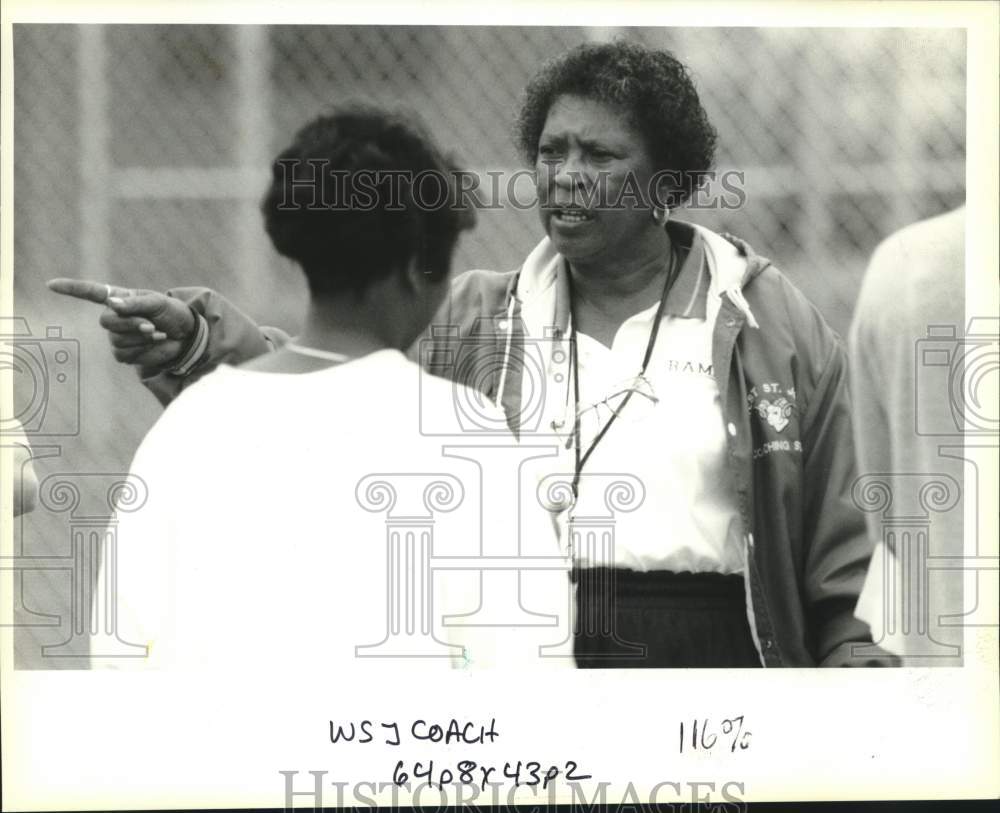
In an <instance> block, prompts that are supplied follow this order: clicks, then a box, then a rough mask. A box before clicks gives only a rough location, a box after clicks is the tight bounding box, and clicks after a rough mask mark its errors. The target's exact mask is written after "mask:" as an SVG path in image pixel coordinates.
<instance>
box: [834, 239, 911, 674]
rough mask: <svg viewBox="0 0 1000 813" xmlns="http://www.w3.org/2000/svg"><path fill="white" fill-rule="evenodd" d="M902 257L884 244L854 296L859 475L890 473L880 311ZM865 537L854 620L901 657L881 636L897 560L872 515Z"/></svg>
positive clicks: (896, 366) (898, 641)
mask: <svg viewBox="0 0 1000 813" xmlns="http://www.w3.org/2000/svg"><path fill="white" fill-rule="evenodd" d="M905 261H906V258H905V257H902V256H900V255H899V254H898V252H897V251H895V250H894V249H893V247H892V244H891V243H890V244H885V243H884V244H883V245H882V246H880V248H879V249H878V250H876V252H875V254H874V255H873V257H872V261H871V263H870V264H869V266H868V269H867V271H866V273H865V279H864V283H863V285H862V289H861V293H860V295H859V297H858V303H857V306H856V309H855V314H854V320H853V322H852V323H851V330H850V334H849V343H848V347H849V352H850V381H851V406H852V408H853V411H854V438H855V443H854V446H855V449H856V450H857V457H858V473H859V475H865V474H869V473H888V472H891V471H892V470H893V460H892V449H891V443H892V431H893V429H892V425H891V422H890V420H889V415H888V413H887V410H886V400H887V396H888V393H887V390H888V388H889V387H890V386H891V385H892V382H890V381H889V380H888V379H887V378H886V376H887V370H886V369H885V368H886V366H887V365H886V364H885V361H886V360H885V359H884V358H883V356H884V355H885V353H886V352H887V350H888V349H889V347H890V346H891V344H893V343H895V342H896V339H895V337H894V336H893V335H891V332H890V335H886V331H885V329H884V324H883V323H884V321H885V309H886V308H888V307H889V302H888V301H883V299H884V297H885V296H886V294H887V292H886V291H885V290H884V286H883V278H884V276H885V275H886V274H898V273H900V272H901V270H902V268H903V266H904V264H905ZM888 366H889V367H890V368H892V369H893V370H894V373H893V374H894V376H897V377H898V376H899V374H900V373H901V371H902V370H904V369H906V368H905V366H904V365H903V364H900V363H893V362H892V361H891V360H890V363H889V365H888ZM864 516H865V525H866V529H867V533H868V537H869V539H870V540H871V542H872V544H873V545H874V551H873V553H872V558H871V562H870V565H869V568H868V573H867V576H866V578H865V582H864V585H863V587H862V589H861V594H860V595H859V596H858V603H857V606H856V608H855V611H854V614H855V616H856V617H857V618H858V619H859V620H861V621H863V622H865V623H866V624H868V626H869V628H870V629H871V633H872V639H873V640H874V641H876V642H877V643H878V645H879V646H880V647H881V648H883V649H885V650H886V651H888V652H891V653H893V654H894V655H898V656H902V655H903V654H904V650H903V639H902V638H900V637H898V636H897V637H895V638H894V637H893V636H891V635H888V634H886V630H885V617H886V613H887V611H888V608H887V607H886V606H885V601H886V591H885V584H886V580H887V579H891V578H892V575H891V574H892V573H893V572H894V571H898V569H899V562H898V561H897V560H896V557H895V555H894V553H893V552H892V551H891V550H890V549H889V548H888V547H886V545H885V544H884V543H883V541H882V526H881V523H880V518H879V516H878V515H877V514H875V513H871V512H868V513H865V515H864Z"/></svg>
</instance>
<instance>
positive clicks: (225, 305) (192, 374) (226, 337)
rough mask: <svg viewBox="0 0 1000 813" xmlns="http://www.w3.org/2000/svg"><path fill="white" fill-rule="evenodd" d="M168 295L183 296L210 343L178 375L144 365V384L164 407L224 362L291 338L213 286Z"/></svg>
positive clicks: (241, 359)
mask: <svg viewBox="0 0 1000 813" xmlns="http://www.w3.org/2000/svg"><path fill="white" fill-rule="evenodd" d="M167 295H168V296H172V297H174V298H175V299H180V300H181V301H183V302H186V303H187V304H188V305H190V306H191V308H192V310H194V312H195V313H196V314H198V315H199V316H200V317H202V319H203V320H204V325H205V327H206V328H207V342H206V343H205V345H204V348H203V349H202V350H201V352H200V354H199V355H198V357H197V358H194V359H192V360H191V366H190V368H189V371H188V372H187V374H185V375H177V374H175V373H173V372H171V371H170V370H168V369H163V368H149V367H142V368H140V369H139V376H140V378H141V379H142V383H143V384H145V385H146V387H148V388H149V390H150V391H151V392H152V393H153V394H154V395H155V396H156V398H157V400H159V402H160V403H161V404H163V405H164V406H166V405H167V404H169V403H170V402H171V401H172V400H173V399H174V398H176V397H177V395H178V394H179V393H180V392H181V390H183V389H184V388H185V387H186V386H188V385H189V384H191V383H193V382H194V381H197V380H198V379H199V378H201V377H202V376H203V375H205V374H206V373H209V372H211V371H212V370H214V369H215V368H216V367H218V366H219V365H220V364H242V363H243V362H245V361H249V360H250V359H252V358H256V357H257V356H260V355H263V354H264V353H269V352H271V351H272V350H274V349H275V348H277V347H280V346H281V345H283V344H284V343H285V342H287V341H288V334H287V333H285V332H284V331H282V330H280V329H278V328H272V327H260V326H258V325H257V324H256V323H255V322H254V321H253V320H252V319H251V318H250V317H249V316H247V315H246V314H245V313H243V312H242V311H241V310H240V309H239V308H237V307H236V306H235V305H233V304H232V303H231V302H230V301H229V300H228V299H226V298H225V297H224V296H222V295H221V294H218V293H216V292H215V291H213V290H211V289H209V288H173V289H171V290H169V291H167Z"/></svg>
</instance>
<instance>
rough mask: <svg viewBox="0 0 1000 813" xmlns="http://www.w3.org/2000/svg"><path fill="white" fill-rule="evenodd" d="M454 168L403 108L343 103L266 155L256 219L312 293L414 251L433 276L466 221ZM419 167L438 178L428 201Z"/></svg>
mask: <svg viewBox="0 0 1000 813" xmlns="http://www.w3.org/2000/svg"><path fill="white" fill-rule="evenodd" d="M455 172H457V169H456V168H455V166H454V164H453V162H452V161H451V159H450V158H446V157H445V156H444V155H442V153H441V152H440V151H439V150H438V148H437V147H436V146H435V144H434V142H433V141H432V140H431V138H430V136H428V135H427V134H426V133H425V131H424V130H423V128H422V127H421V126H420V125H419V124H418V123H417V122H416V121H415V120H414V119H413V118H412V117H411V116H407V115H404V114H401V113H398V112H389V111H386V110H382V109H379V108H375V107H371V106H366V105H361V104H350V105H347V106H344V107H340V108H338V109H337V110H335V111H333V112H331V113H329V114H327V115H322V116H319V117H318V118H316V119H313V120H312V121H310V122H309V123H308V124H306V125H305V126H304V127H303V128H302V129H301V130H299V131H298V133H297V134H296V135H295V138H294V140H293V142H292V144H291V145H290V146H289V147H288V148H286V149H285V150H283V151H282V152H281V153H280V154H279V155H278V156H277V157H276V158H275V159H274V162H273V163H272V165H271V185H270V186H269V188H268V190H267V192H266V194H265V195H264V199H263V201H262V202H261V211H262V212H263V215H264V225H265V228H266V229H267V233H268V235H269V236H270V238H271V242H272V243H273V244H274V247H275V249H277V251H278V252H279V253H280V254H282V255H284V256H286V257H288V258H290V259H292V260H294V261H295V262H297V263H298V264H299V265H300V266H301V267H302V270H303V271H304V272H305V274H306V277H307V278H308V281H309V288H310V290H311V291H312V293H313V295H320V296H322V295H330V294H339V293H343V292H345V291H351V290H353V291H356V292H361V291H363V290H364V289H365V288H367V287H368V286H369V285H370V284H371V283H373V282H375V281H377V280H379V279H382V278H385V277H387V276H389V274H391V273H392V272H393V271H395V270H398V269H400V268H404V267H406V266H407V265H408V264H409V262H410V261H411V260H414V259H415V260H416V263H417V267H418V268H419V269H420V270H421V271H422V272H424V273H426V274H428V275H429V276H430V277H431V278H432V279H441V278H443V277H444V276H446V275H447V273H448V270H449V268H450V266H451V257H452V252H453V251H454V248H455V243H456V242H457V240H458V235H459V232H460V231H461V230H462V229H465V228H470V227H471V226H472V225H473V224H474V223H475V214H474V212H473V211H472V210H471V209H470V208H461V207H459V206H458V201H457V200H456V198H455V179H454V173H455ZM427 174H431V175H435V176H436V178H434V179H433V180H434V181H435V182H436V183H438V184H442V186H440V187H439V190H440V191H441V192H442V193H443V194H441V195H435V196H434V197H435V199H436V203H435V205H432V206H428V205H424V204H423V200H424V198H423V197H422V196H420V197H418V196H417V195H415V192H417V191H418V187H416V186H415V185H414V184H413V182H412V181H413V179H414V178H415V177H417V178H419V177H422V176H426V175H427Z"/></svg>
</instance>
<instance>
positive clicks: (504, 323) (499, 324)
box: [497, 319, 510, 331]
mask: <svg viewBox="0 0 1000 813" xmlns="http://www.w3.org/2000/svg"><path fill="white" fill-rule="evenodd" d="M497 327H498V328H499V329H500V330H504V331H506V330H507V328H508V327H510V322H508V321H507V320H506V319H501V320H500V321H499V322H497Z"/></svg>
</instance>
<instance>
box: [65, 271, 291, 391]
mask: <svg viewBox="0 0 1000 813" xmlns="http://www.w3.org/2000/svg"><path fill="white" fill-rule="evenodd" d="M48 285H49V288H50V289H51V290H53V291H55V292H56V293H59V294H63V295H65V296H71V297H74V298H76V299H82V300H85V301H87V302H94V303H96V304H99V305H105V309H104V311H103V312H102V313H101V316H100V324H101V327H103V328H104V329H105V330H107V331H108V335H109V337H110V339H111V346H112V349H113V352H114V356H115V358H116V359H117V360H118V361H120V362H122V363H123V364H133V365H135V366H136V367H137V368H138V369H139V375H140V377H141V378H142V380H143V383H144V384H145V385H146V386H147V387H148V388H149V389H150V390H151V391H152V392H153V394H154V395H156V397H157V398H158V399H159V400H160V402H161V403H162V404H164V405H166V404H168V403H170V401H172V400H173V399H174V398H175V397H176V396H177V395H178V394H179V393H180V391H181V390H182V389H183V388H184V387H185V386H187V385H188V384H190V383H191V382H193V381H196V380H197V379H198V378H200V377H201V376H203V375H205V374H206V373H208V372H210V371H212V370H214V369H215V368H216V367H217V366H218V365H220V364H223V363H225V364H241V363H243V362H244V361H248V360H250V359H252V358H255V357H257V356H259V355H262V354H263V353H267V352H270V351H271V350H272V349H274V347H276V346H280V345H281V344H283V343H284V342H285V341H287V340H288V336H287V334H285V333H284V332H283V331H281V330H278V329H277V328H268V327H260V326H258V325H257V324H256V323H255V322H254V321H253V320H252V319H251V318H250V317H249V316H247V315H246V314H245V313H243V312H242V311H240V310H239V308H237V307H236V306H235V305H233V304H232V303H231V302H229V301H228V300H227V299H226V298H225V297H223V296H221V295H220V294H218V293H216V292H215V291H212V290H211V289H209V288H175V289H172V290H170V291H167V292H166V293H160V292H158V291H149V290H143V289H129V288H119V287H116V286H113V285H107V284H105V283H101V282H88V281H85V280H73V279H54V280H51V281H50V282H49V283H48Z"/></svg>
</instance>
